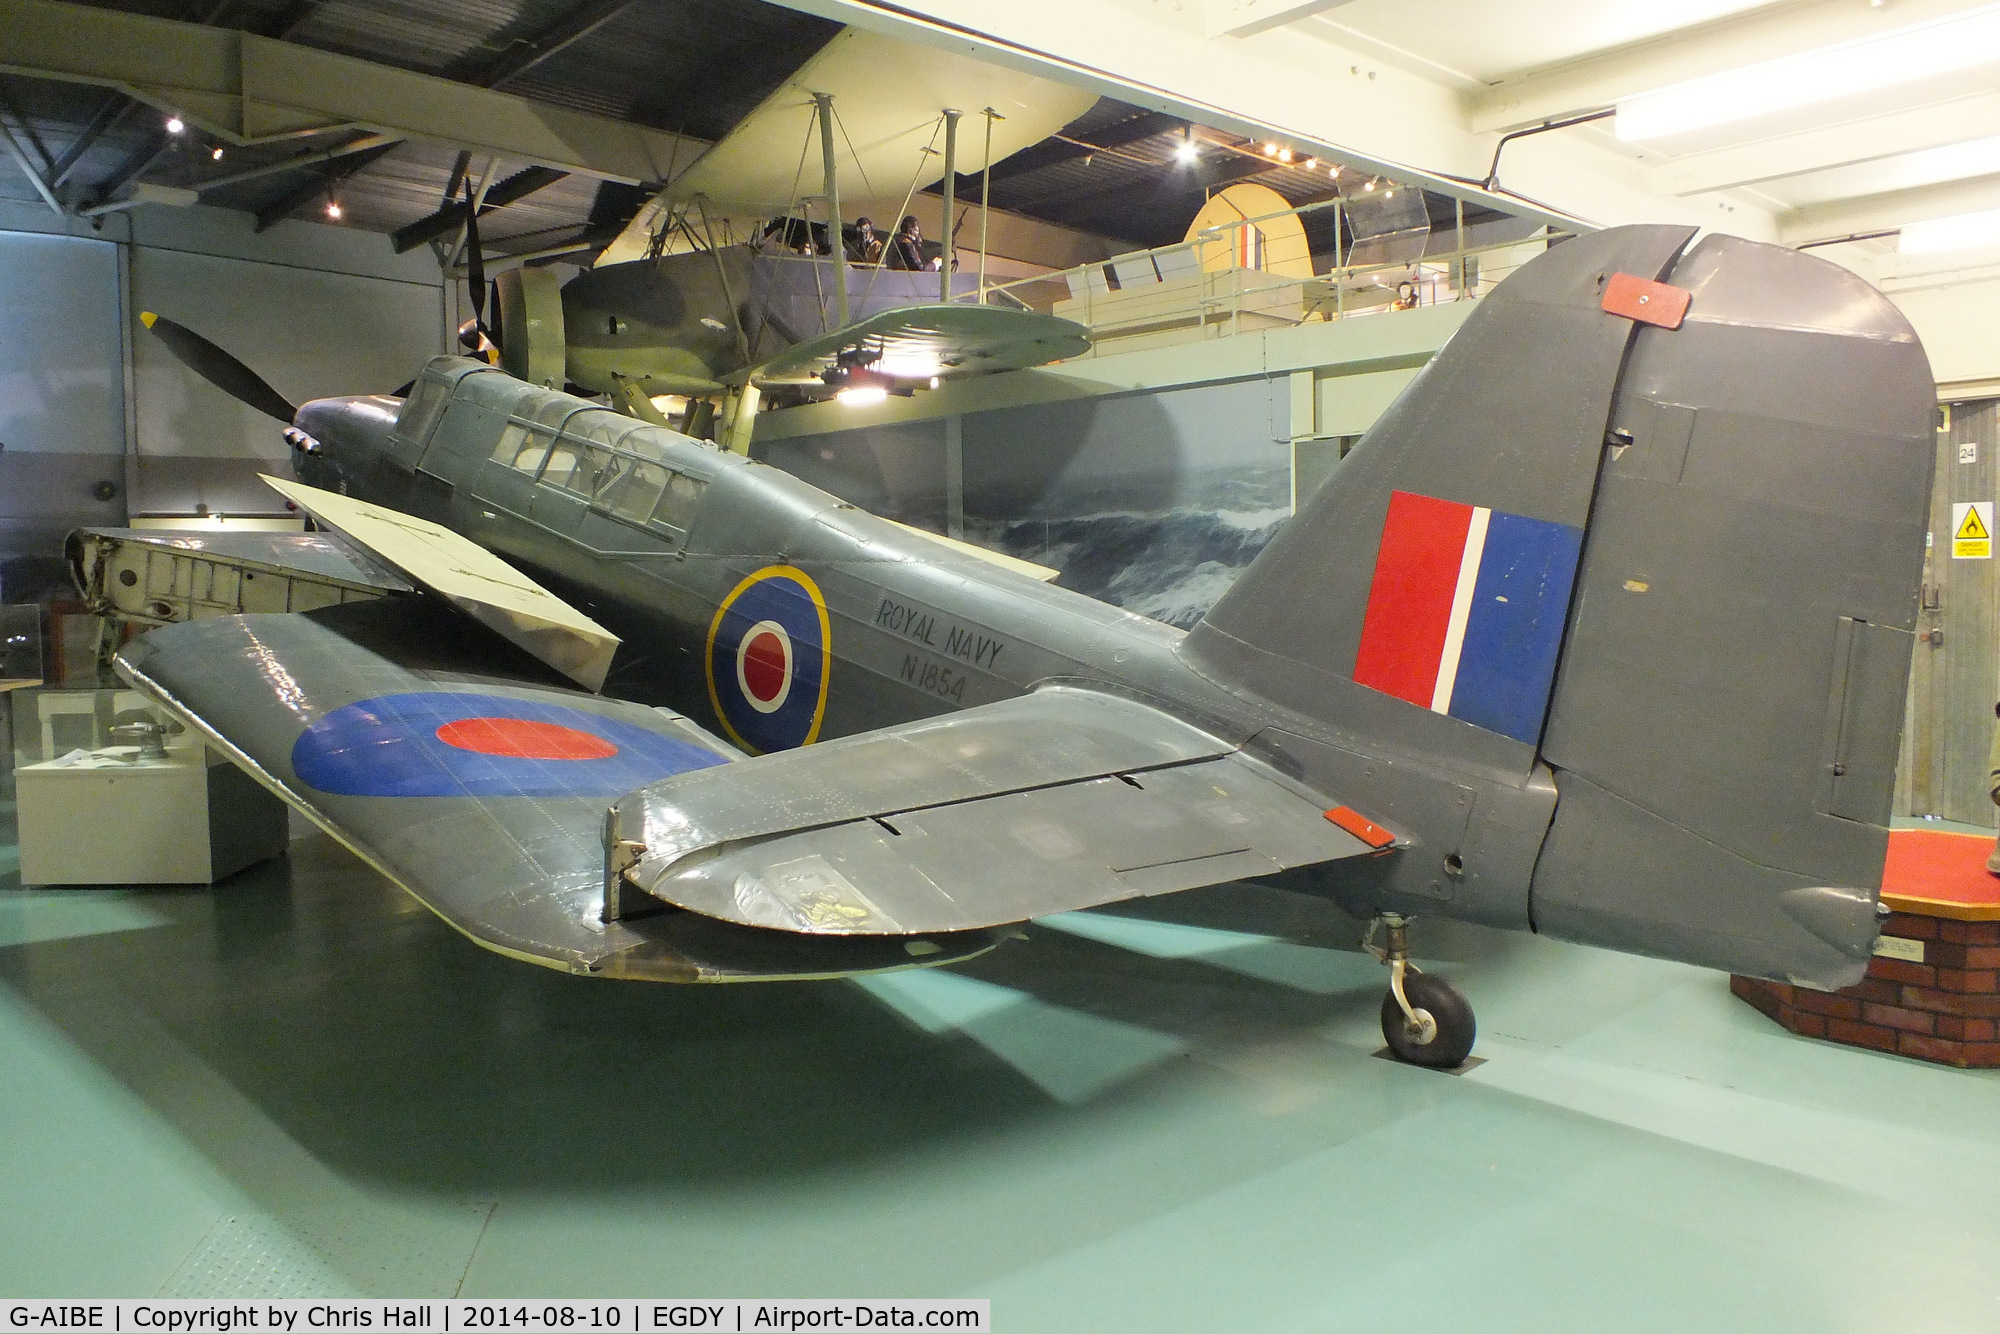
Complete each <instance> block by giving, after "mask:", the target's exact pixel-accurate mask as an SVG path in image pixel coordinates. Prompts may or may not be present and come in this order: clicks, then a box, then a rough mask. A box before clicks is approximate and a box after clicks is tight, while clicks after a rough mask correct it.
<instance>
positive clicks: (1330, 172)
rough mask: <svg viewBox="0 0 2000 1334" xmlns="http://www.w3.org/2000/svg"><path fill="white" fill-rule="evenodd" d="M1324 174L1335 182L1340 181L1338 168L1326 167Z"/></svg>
mask: <svg viewBox="0 0 2000 1334" xmlns="http://www.w3.org/2000/svg"><path fill="white" fill-rule="evenodd" d="M1326 174H1327V175H1328V176H1331V177H1332V178H1333V179H1334V180H1336V181H1337V180H1339V179H1340V168H1339V167H1338V166H1334V167H1328V168H1327V171H1326Z"/></svg>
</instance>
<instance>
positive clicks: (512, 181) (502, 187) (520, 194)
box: [389, 167, 569, 255]
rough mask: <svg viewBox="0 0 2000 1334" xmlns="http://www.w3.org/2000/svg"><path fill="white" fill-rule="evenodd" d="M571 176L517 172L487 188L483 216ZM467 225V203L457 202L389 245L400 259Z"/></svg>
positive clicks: (394, 236)
mask: <svg viewBox="0 0 2000 1334" xmlns="http://www.w3.org/2000/svg"><path fill="white" fill-rule="evenodd" d="M568 174H569V173H567V172H561V171H555V170H552V169H551V168H548V167H528V168H525V169H524V170H521V171H517V172H515V173H514V174H513V175H512V176H509V177H508V178H507V179H506V180H504V181H499V182H497V183H495V184H493V185H491V186H488V187H487V190H486V193H485V194H484V195H483V196H481V200H480V205H479V216H480V217H482V218H483V217H485V216H486V215H487V214H488V213H491V212H493V211H494V210H495V209H501V208H505V207H507V205H509V204H511V203H514V202H515V201H516V200H519V199H525V198H527V197H528V196H529V195H531V194H533V193H534V192H535V191H537V190H539V189H541V188H542V187H543V186H547V185H554V184H555V183H556V182H557V181H560V180H562V179H563V178H564V177H566V176H567V175H568ZM461 179H463V178H462V177H461ZM464 225H465V201H463V200H459V199H454V200H453V201H452V202H451V203H449V204H446V205H445V206H444V207H442V208H440V209H439V210H438V211H437V212H435V213H432V214H430V215H428V216H426V217H422V218H418V219H417V220H416V221H415V222H412V223H409V224H407V225H406V226H402V227H398V228H397V229H396V230H395V231H393V232H391V233H390V234H389V243H390V245H391V247H393V248H394V250H395V252H396V253H397V254H399V255H400V254H402V253H403V252H404V251H406V250H414V249H416V248H417V247H418V246H420V245H422V244H423V243H424V242H426V241H435V240H437V239H438V238H439V237H441V236H443V235H445V233H447V232H450V231H454V230H456V229H457V228H459V227H462V226H464Z"/></svg>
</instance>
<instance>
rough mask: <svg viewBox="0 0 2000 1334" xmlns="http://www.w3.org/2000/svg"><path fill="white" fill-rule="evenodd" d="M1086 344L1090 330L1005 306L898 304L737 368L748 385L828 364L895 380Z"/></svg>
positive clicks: (1041, 356)
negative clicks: (743, 369)
mask: <svg viewBox="0 0 2000 1334" xmlns="http://www.w3.org/2000/svg"><path fill="white" fill-rule="evenodd" d="M1089 348H1090V332H1089V330H1087V329H1085V328H1084V327H1083V326H1082V325H1080V324H1077V323H1074V322H1073V321H1070V320H1065V319H1059V318H1058V317H1056V316H1054V315H1041V314H1037V313H1036V312H1034V311H1031V310H1014V309H1012V308H1010V307H1006V306H973V305H943V304H933V305H925V306H901V307H898V308H896V309H894V310H885V311H882V312H880V313H878V314H875V315H871V316H869V317H868V318H867V319H865V320H862V321H860V322H859V323H857V324H852V325H849V326H848V327H847V328H844V329H836V330H834V331H833V332H832V333H829V334H823V335H821V336H820V337H818V338H809V339H807V340H806V341H804V342H802V343H797V344H795V345H793V346H792V347H790V348H787V349H786V350H785V351H784V352H782V353H780V354H779V355H777V356H776V357H773V358H771V359H770V360H768V361H766V362H764V363H762V364H761V365H758V366H755V367H752V368H751V369H750V370H749V371H748V372H745V373H744V374H745V375H746V376H747V378H748V379H750V380H751V381H753V382H754V383H756V384H760V385H771V384H809V383H818V382H820V381H821V379H822V376H823V373H824V372H826V371H829V370H832V369H834V368H836V367H841V368H846V367H865V368H867V369H869V370H872V371H877V372H880V373H881V374H883V375H886V376H889V377H892V378H894V379H898V380H921V381H927V380H929V379H930V378H931V377H932V376H947V377H948V376H951V375H955V374H965V373H969V372H975V371H1013V370H1023V369H1026V368H1027V367H1030V366H1045V365H1047V364H1048V363H1049V362H1052V361H1061V360H1062V359H1063V358H1065V357H1074V356H1077V355H1079V354H1080V353H1083V352H1086V351H1088V350H1089Z"/></svg>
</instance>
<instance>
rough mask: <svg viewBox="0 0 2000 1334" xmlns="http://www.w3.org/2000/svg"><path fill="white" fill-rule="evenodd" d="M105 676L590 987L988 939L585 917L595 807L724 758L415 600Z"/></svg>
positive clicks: (336, 615)
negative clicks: (818, 934) (585, 976)
mask: <svg viewBox="0 0 2000 1334" xmlns="http://www.w3.org/2000/svg"><path fill="white" fill-rule="evenodd" d="M118 667H119V670H120V672H121V673H122V674H123V675H124V676H125V677H126V679H127V680H129V681H131V682H132V684H133V685H134V686H136V687H138V688H139V689H141V690H143V691H145V692H146V693H148V694H149V695H151V696H152V697H153V698H154V699H155V700H157V701H158V702H159V703H160V704H161V705H162V706H163V707H165V708H166V709H167V710H169V711H170V712H172V713H174V714H175V715H177V716H178V717H180V718H181V719H183V720H185V721H186V722H187V723H189V724H190V725H191V726H193V727H195V728H196V729H197V730H199V731H200V732H202V733H205V734H206V735H207V736H208V738H209V739H210V741H211V742H212V743H213V744H215V745H216V746H218V747H220V748H221V749H223V750H224V751H225V752H227V753H228V754H229V755H230V757H231V758H232V759H234V760H235V761H236V763H237V764H239V765H240V766H242V767H243V768H245V769H246V770H248V771H249V772H250V773H251V774H252V775H254V776H255V777H256V778H258V779H259V781H261V782H262V783H264V784H265V786H267V787H269V788H271V789H272V790H273V791H275V792H277V793H278V794H279V795H280V796H282V797H283V798H284V799H285V800H286V801H287V802H289V803H290V804H291V805H292V806H294V807H295V808H297V809H298V810H300V811H302V812H303V813H304V814H306V815H307V816H308V817H310V818H311V819H312V820H313V821H314V822H316V823H317V824H319V825H320V826H321V827H322V828H324V829H326V830H327V831H328V832H329V833H331V834H332V835H333V836H334V837H335V838H337V839H338V840H339V841H340V842H342V843H343V844H345V845H346V846H347V847H349V848H351V849H352V850H353V851H354V852H356V853H358V854H359V855H360V856H361V857H362V858H363V859H364V860H366V861H367V862H369V863H370V864H371V865H373V866H374V867H375V868H376V869H377V870H379V871H381V872H382V873H383V874H384V875H386V876H388V877H389V878H390V879H391V880H393V881H394V882H396V883H397V884H398V885H400V886H402V888H404V889H405V890H407V891H409V893H411V894H412V895H414V896H415V897H416V898H417V899H419V900H420V901H422V902H423V903H424V904H425V905H426V906H427V907H429V908H430V909H432V910H433V911H434V912H436V913H437V914H438V915H439V916H441V917H443V918H444V919H445V920H446V921H447V922H449V923H450V924H451V925H453V926H454V927H457V928H458V929H459V930H460V931H462V932H464V933H465V934H466V935H468V936H470V937H471V938H472V939H473V940H475V941H477V942H478V943H480V944H482V945H485V946H486V947H488V948H490V949H493V950H497V951H499V952H500V953H503V954H507V955H510V956H512V957H515V958H519V959H525V960H528V961H530V962H534V963H541V964H545V965H548V966H550V967H555V968H562V969H566V970H569V971H571V972H578V973H589V974H596V975H600V976H610V977H626V978H640V979H652V980H658V981H671V982H716V981H736V980H751V979H760V978H784V977H828V976H839V975H843V974H851V973H860V972H871V971H877V970H881V969H885V968H897V967H907V966H909V965H910V964H912V963H925V964H929V963H939V962H948V961H950V960H952V959H955V958H963V957H965V956H967V955H968V954H975V953H978V952H980V951H981V950H984V949H987V948H990V947H991V945H992V943H993V939H992V937H990V936H988V935H987V934H985V933H978V932H975V933H963V934H959V935H933V936H931V937H929V938H927V939H925V940H922V941H915V940H893V941H885V940H828V939H824V938H814V937H810V936H804V935H798V934H790V933H784V932H776V931H764V930H755V929H751V928H746V927H742V926H737V925H732V924H730V923H726V922H722V921H718V920H715V919H714V918H710V917H703V916H699V915H697V914H694V913H685V912H663V913H660V914H657V915H654V916H650V917H645V918H639V919H635V920H630V921H614V922H606V921H604V920H602V916H603V906H604V902H605V886H606V881H605V865H606V861H605V842H604V837H605V809H606V807H607V806H608V805H610V803H611V802H613V801H615V800H616V799H617V798H618V797H619V795H620V794H622V793H626V792H629V791H631V790H632V789H634V788H637V787H641V786H644V785H646V784H648V783H652V782H657V781H658V780H660V779H662V778H665V777H667V776H670V775H672V774H676V773H687V772H693V771H695V770H699V769H707V768H723V767H733V765H732V762H733V761H736V760H739V759H741V756H740V755H738V753H737V752H736V751H734V750H732V749H731V748H730V747H729V746H727V745H726V744H724V743H723V742H721V741H720V740H718V739H717V738H715V737H714V736H712V735H710V734H709V733H707V732H706V731H704V730H702V729H701V728H700V727H698V726H696V725H695V724H694V723H692V722H690V721H689V720H688V719H686V718H683V717H681V716H680V715H678V714H674V713H670V712H668V711H666V710H661V709H650V708H646V707H644V706H642V705H638V704H632V703H628V702H625V701H621V700H612V699H605V698H602V697H600V696H596V695H591V694H586V693H584V692H582V691H579V690H576V689H573V688H570V687H568V686H567V685H566V683H565V682H564V680H563V678H562V677H561V676H559V675H558V674H557V673H556V672H555V671H554V670H553V669H551V668H549V667H547V666H545V665H544V664H543V663H541V662H539V661H537V660H536V659H534V658H532V657H530V656H529V655H528V654H527V653H526V652H525V651H523V650H522V649H520V648H517V647H515V646H514V645H513V644H510V643H508V642H507V641H505V640H503V639H501V638H500V637H499V635H497V634H496V633H494V632H492V631H490V630H487V629H485V628H484V627H482V626H481V625H479V624H476V623H475V622H474V621H472V620H471V619H470V618H468V617H466V616H463V615H461V614H460V613H458V612H457V611H455V610H453V609H452V608H451V607H450V606H449V605H448V604H446V603H444V602H443V601H441V600H439V599H437V598H434V597H431V596H428V595H426V596H403V597H387V598H381V599H377V600H374V601H369V602H356V603H350V604H347V605H344V606H336V607H328V608H325V609H323V610H320V611H313V612H306V613H300V614H279V615H247V616H215V617H210V618H207V619H203V620H196V621H190V622H186V623H184V624H178V625H168V626H164V627H162V628H160V629H157V630H154V631H152V632H151V633H149V634H147V635H144V636H142V637H141V638H139V639H138V640H135V641H134V642H133V643H131V644H130V645H128V646H127V647H126V648H125V649H124V650H123V652H121V653H120V654H119V657H118Z"/></svg>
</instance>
